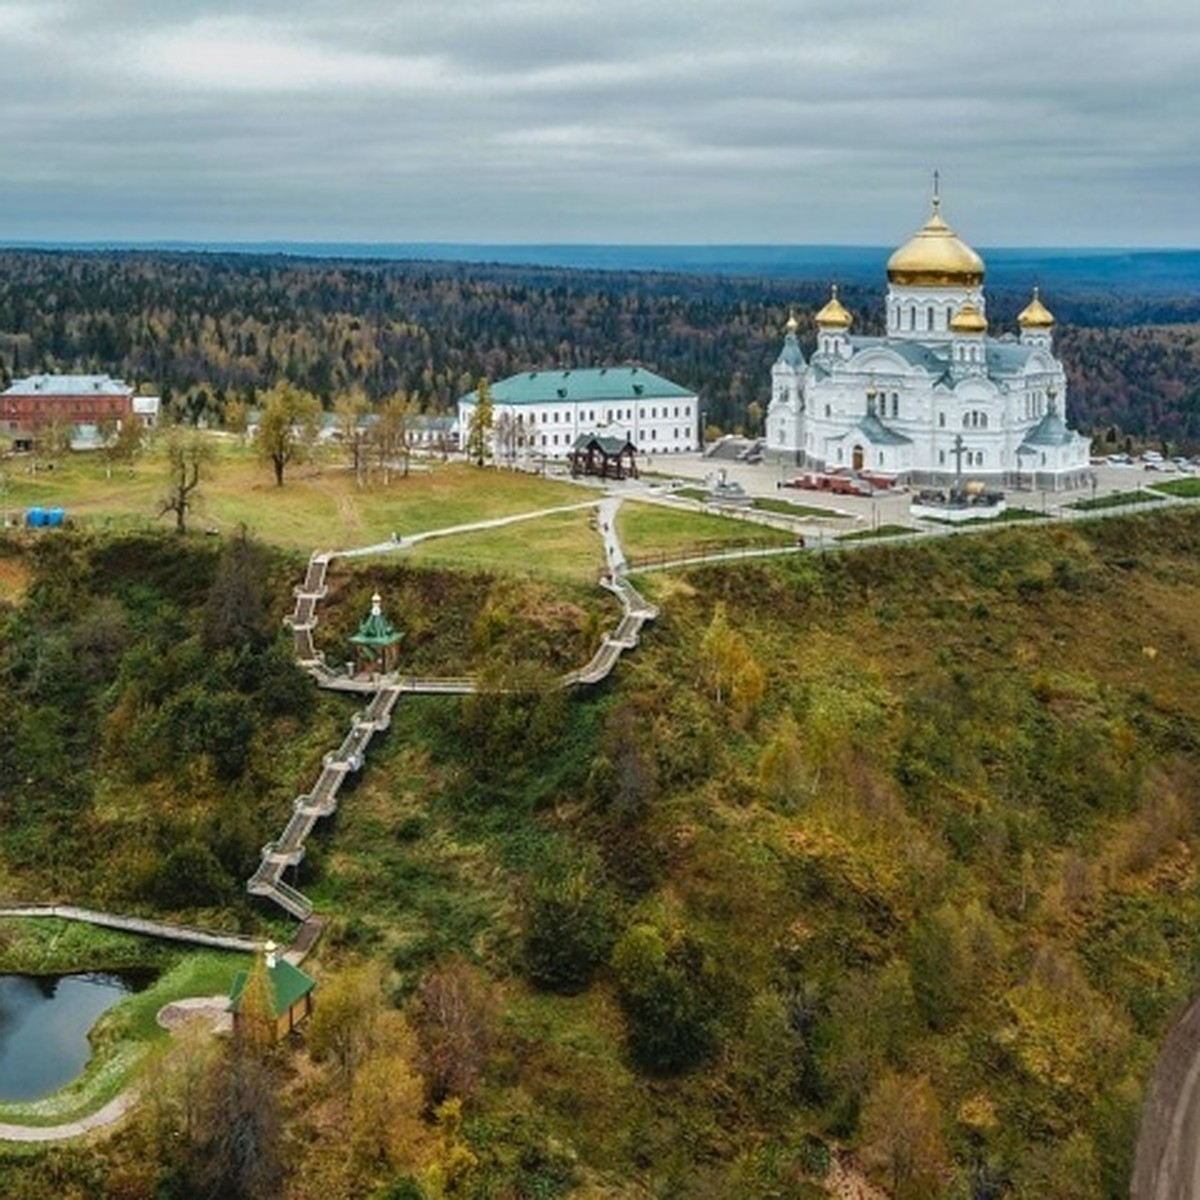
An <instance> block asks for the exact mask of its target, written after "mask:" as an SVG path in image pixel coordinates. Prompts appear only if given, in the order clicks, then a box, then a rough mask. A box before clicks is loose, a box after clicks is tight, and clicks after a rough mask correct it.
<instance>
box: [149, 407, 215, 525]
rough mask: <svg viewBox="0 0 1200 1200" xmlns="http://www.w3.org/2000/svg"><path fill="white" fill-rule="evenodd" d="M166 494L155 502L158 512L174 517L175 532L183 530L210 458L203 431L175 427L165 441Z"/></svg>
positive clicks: (209, 444)
mask: <svg viewBox="0 0 1200 1200" xmlns="http://www.w3.org/2000/svg"><path fill="white" fill-rule="evenodd" d="M166 459H167V494H166V495H165V496H164V497H163V498H162V499H161V500H160V501H159V505H158V515H159V516H160V517H165V516H166V515H167V514H168V513H172V514H173V515H174V517H175V532H176V533H186V532H187V517H188V513H189V512H190V511H191V510H192V508H193V507H194V506H195V504H196V500H197V489H198V488H199V487H200V484H201V483H202V482H203V481H204V477H205V475H206V474H207V472H208V469H209V468H210V466H211V465H212V461H213V449H212V444H211V443H210V442H209V441H208V440H207V439H206V438H205V437H204V435H203V434H201V433H197V432H196V431H195V430H185V429H182V428H180V427H179V426H175V427H173V428H172V429H171V431H170V433H169V434H168V435H167V441H166Z"/></svg>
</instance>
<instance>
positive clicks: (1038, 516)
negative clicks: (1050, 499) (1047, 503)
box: [925, 508, 1050, 527]
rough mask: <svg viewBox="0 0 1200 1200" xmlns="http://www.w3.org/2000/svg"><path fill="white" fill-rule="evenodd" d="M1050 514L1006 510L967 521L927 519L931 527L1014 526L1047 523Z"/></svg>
mask: <svg viewBox="0 0 1200 1200" xmlns="http://www.w3.org/2000/svg"><path fill="white" fill-rule="evenodd" d="M1049 517H1050V514H1049V513H1044V512H1039V511H1038V510H1037V509H1036V508H1006V509H1005V510H1004V511H1003V512H1002V513H1000V514H999V515H998V516H995V517H971V518H970V519H969V520H966V521H943V520H942V519H941V518H939V517H926V518H925V520H926V521H927V522H928V523H929V524H931V525H953V526H955V527H958V526H960V525H1012V524H1014V523H1017V522H1020V521H1045V520H1048V519H1049Z"/></svg>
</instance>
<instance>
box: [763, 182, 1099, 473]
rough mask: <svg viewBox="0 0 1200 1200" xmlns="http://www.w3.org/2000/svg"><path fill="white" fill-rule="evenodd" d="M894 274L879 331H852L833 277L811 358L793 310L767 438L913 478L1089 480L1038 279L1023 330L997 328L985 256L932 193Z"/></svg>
mask: <svg viewBox="0 0 1200 1200" xmlns="http://www.w3.org/2000/svg"><path fill="white" fill-rule="evenodd" d="M887 277H888V290H887V298H886V304H887V333H886V335H885V336H883V337H857V336H852V335H851V333H850V327H851V324H852V317H851V315H850V313H849V312H848V311H847V310H846V308H845V306H844V305H843V304H842V303H841V301H840V300H839V299H838V295H837V289H836V288H834V290H833V296H832V298H831V299H830V301H829V303H828V304H826V305H825V307H824V308H822V309H821V311H820V312H819V313H817V316H816V323H817V345H816V348H815V350H814V352H813V354H812V357H811V359H806V358H805V355H804V353H803V351H802V350H801V348H800V344H799V341H798V340H797V338H796V328H797V325H796V322H795V319H794V318H793V319H791V320H790V321H789V322H788V328H787V331H786V335H785V337H784V343H783V350H782V352H781V353H780V355H779V358H778V359H777V360H776V362H775V365H774V367H773V368H772V371H771V381H772V389H771V404H770V407H769V408H768V410H767V448H768V451H769V452H771V453H773V454H775V455H777V456H779V457H781V458H782V457H787V458H790V459H793V460H794V461H795V462H796V463H797V464H799V465H804V466H809V467H812V468H814V469H817V470H835V469H837V468H845V469H849V470H852V471H866V472H871V473H877V474H882V475H894V476H896V477H897V478H899V479H900V480H902V481H906V482H913V483H943V484H945V483H951V482H953V481H954V480H955V479H956V478H957V477H959V476H961V477H962V478H963V479H964V480H968V479H969V480H981V481H983V482H985V483H987V484H989V485H992V486H1006V485H1007V486H1021V485H1024V486H1030V487H1039V488H1062V487H1076V486H1079V485H1081V484H1082V483H1083V482H1084V481H1085V480H1086V479H1087V478H1088V477H1089V469H1088V455H1089V449H1090V444H1089V441H1088V439H1087V438H1085V437H1083V436H1081V435H1080V434H1077V433H1075V432H1073V431H1072V430H1070V429H1069V428H1068V427H1067V425H1066V423H1065V421H1064V419H1063V415H1062V414H1063V413H1064V411H1065V403H1066V396H1067V381H1066V375H1065V373H1064V371H1063V367H1062V363H1061V362H1059V360H1058V359H1057V358H1055V357H1054V353H1053V329H1054V317H1053V316H1052V315H1051V314H1050V312H1049V311H1048V310H1047V309H1046V307H1045V305H1044V304H1042V302H1041V300H1040V299H1039V297H1038V294H1037V290H1036V289H1035V290H1034V295H1033V299H1032V300H1031V302H1030V303H1029V305H1028V306H1027V307H1026V308H1025V310H1024V311H1023V312H1022V313H1021V315H1020V316H1019V317H1018V325H1019V327H1020V333H1019V335H1013V334H1005V335H1003V336H1001V337H992V336H989V333H988V322H987V316H986V311H987V308H986V300H985V297H984V293H983V278H984V264H983V260H982V259H981V258H980V257H979V255H978V254H976V253H975V251H974V250H972V249H971V247H970V246H968V245H967V244H966V243H965V242H963V241H961V240H960V239H959V238H958V237H957V236H956V235H955V233H954V231H953V230H952V229H951V228H950V227H949V226H948V225H947V224H946V222H945V221H944V220H943V219H942V216H941V212H940V203H939V199H938V197H937V195H936V194H935V195H934V199H933V212H932V214H931V215H930V217H929V220H928V221H927V222H926V223H925V225H924V226H923V227H922V228H921V229H920V230H919V231H918V232H917V233H916V234H915V235H914V236H913V237H912V238H910V239H909V241H907V242H906V243H905V244H904V245H903V246H901V247H900V249H898V250H897V251H896V252H895V253H894V254H893V255H892V256H891V258H890V259H889V260H888V265H887Z"/></svg>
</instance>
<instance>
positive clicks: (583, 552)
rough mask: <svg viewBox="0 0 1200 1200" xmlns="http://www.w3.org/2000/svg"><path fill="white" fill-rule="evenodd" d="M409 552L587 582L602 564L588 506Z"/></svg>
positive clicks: (433, 561)
mask: <svg viewBox="0 0 1200 1200" xmlns="http://www.w3.org/2000/svg"><path fill="white" fill-rule="evenodd" d="M409 554H410V555H411V558H412V560H413V561H414V562H419V563H425V564H429V565H438V566H454V567H466V568H479V569H484V570H508V571H512V570H518V571H529V572H532V573H534V574H538V575H552V576H559V577H567V578H570V579H577V580H588V581H594V580H595V578H596V576H597V575H598V574H599V573H600V571H601V569H602V568H603V566H604V550H603V546H602V545H601V541H600V535H599V534H598V533H597V532H596V529H595V512H594V511H593V510H587V509H580V510H577V511H575V512H563V513H551V514H549V515H548V516H544V517H537V518H535V519H533V520H530V521H520V522H517V523H515V524H512V525H502V526H500V527H498V528H496V529H487V530H481V531H479V532H478V533H460V534H453V535H451V536H449V537H444V538H441V537H439V538H430V539H429V540H428V541H423V542H419V543H418V544H417V545H416V546H414V547H413V548H412V550H411V551H410V552H409Z"/></svg>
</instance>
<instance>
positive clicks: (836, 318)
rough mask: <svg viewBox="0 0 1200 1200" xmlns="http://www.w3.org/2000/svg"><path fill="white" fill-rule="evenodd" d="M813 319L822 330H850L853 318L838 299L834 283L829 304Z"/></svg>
mask: <svg viewBox="0 0 1200 1200" xmlns="http://www.w3.org/2000/svg"><path fill="white" fill-rule="evenodd" d="M814 319H815V320H816V322H817V324H818V325H819V326H820V327H821V328H822V329H849V328H850V322H851V321H853V320H854V318H853V317H852V316H851V315H850V313H849V311H848V310H847V309H846V307H845V305H844V304H842V302H841V301H840V300H839V299H838V290H837V284H836V283H835V284H834V285H833V295H832V296H830V298H829V303H828V304H826V305H825V307H824V308H823V309H821V311H820V312H819V313H817V315H816V317H815V318H814Z"/></svg>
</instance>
